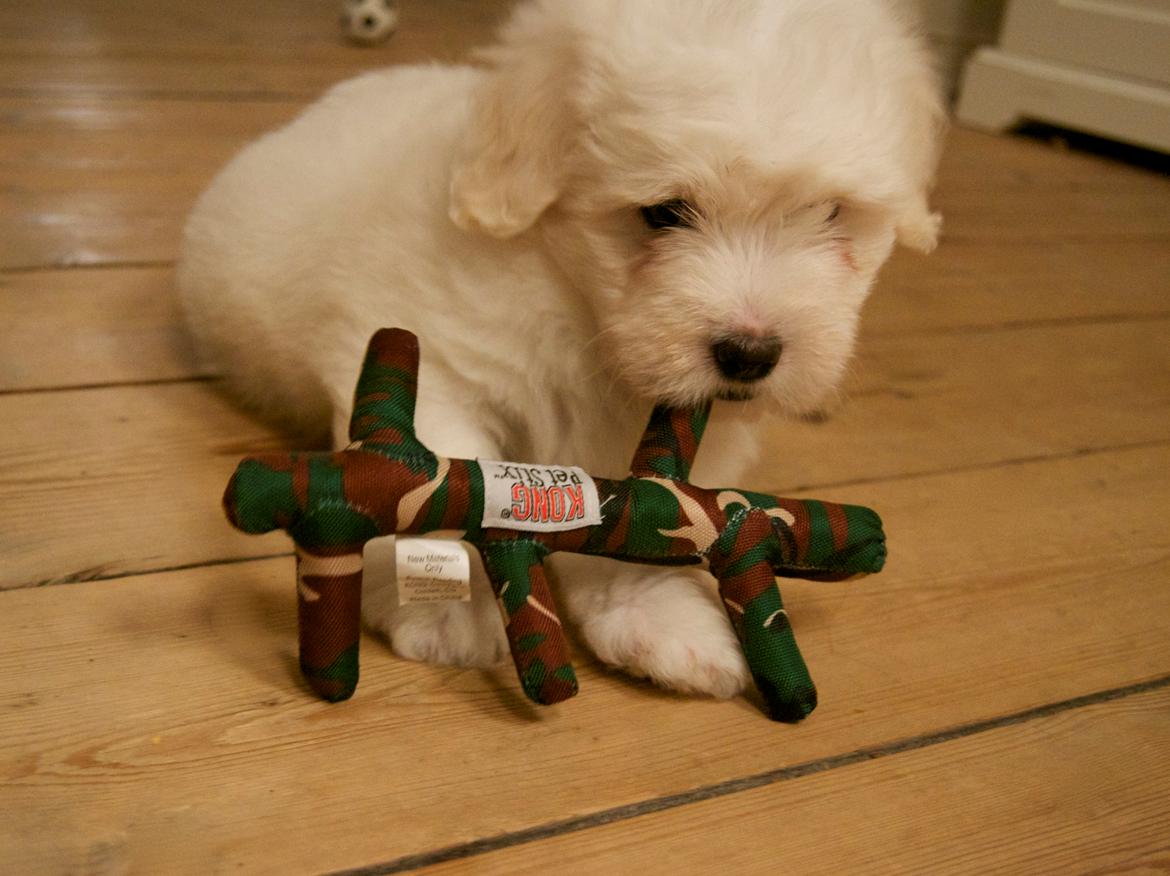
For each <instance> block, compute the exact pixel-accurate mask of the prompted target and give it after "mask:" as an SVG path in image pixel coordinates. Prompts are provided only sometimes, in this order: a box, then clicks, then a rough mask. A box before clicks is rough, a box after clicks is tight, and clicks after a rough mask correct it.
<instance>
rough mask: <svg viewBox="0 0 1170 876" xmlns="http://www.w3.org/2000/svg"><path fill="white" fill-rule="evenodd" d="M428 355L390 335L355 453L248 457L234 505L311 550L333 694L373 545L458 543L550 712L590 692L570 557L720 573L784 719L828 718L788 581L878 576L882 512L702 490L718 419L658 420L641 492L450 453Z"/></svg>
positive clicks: (317, 647)
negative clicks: (475, 556) (430, 406)
mask: <svg viewBox="0 0 1170 876" xmlns="http://www.w3.org/2000/svg"><path fill="white" fill-rule="evenodd" d="M418 355H419V353H418V340H417V338H415V336H414V335H412V334H411V333H410V332H407V331H404V330H402V329H382V330H381V331H379V332H378V333H377V334H375V335H374V337H373V339H372V340H371V342H370V346H369V350H368V352H367V353H366V357H365V361H364V364H363V366H362V371H361V376H360V377H359V379H358V385H357V392H356V396H355V403H354V410H353V417H352V419H351V421H350V439H351V441H352V442H353V443H352V444H351V445H350V446H349V447H348V448H346V449H345V450H340V451H336V452H320V453H295V452H294V453H272V454H265V455H261V456H253V457H249V458H247V459H245V460H244V461H243V462H241V463H240V465H239V467H238V468H237V470H236V473H235V475H234V476H233V477H232V480H231V483H230V484H229V485H228V488H227V492H226V493H225V495H224V507H225V509H226V511H227V514H228V518H229V519H230V520H231V522H232V523H233V524H234V525H235V526H236V527H238V528H239V529H241V530H243V531H245V532H251V533H261V532H269V531H271V530H273V529H284V530H285V531H287V532H288V534H289V535H290V536H292V538H293V540H294V541H295V542H296V554H297V595H298V601H297V605H298V619H299V626H300V655H301V658H300V659H301V669H302V671H303V672H304V674H305V676H306V677H307V679H308V681H309V684H310V685H311V686H312V687H313V689H314V690H315V691H316V692H317V693H318V694H320V695H321V696H322V697H324V698H325V699H328V700H331V701H336V700H343V699H346V698H348V697H349V696H350V695H351V694H352V693H353V691H354V688H355V687H356V686H357V679H358V638H359V624H360V600H361V576H362V549H363V546H364V545H365V543H366V542H367V541H369V540H370V539H372V538H376V537H378V536H382V535H390V534H394V533H416V534H421V533H426V532H432V531H435V530H456V531H461V532H462V533H463V540H464V541H467V542H469V543H471V544H472V545H474V546H475V547H477V548H478V549H479V551H480V553H481V554H482V556H483V560H484V566H485V568H486V569H487V573H488V576H489V577H490V579H491V582H492V587H493V589H494V590H495V593H496V597H497V600H498V602H499V605H500V609H501V611H502V613H503V616H504V622H505V625H506V630H507V636H508V643H509V645H510V647H511V650H512V658H513V660H514V662H515V664H516V671H517V672H518V674H519V676H520V683H521V685H522V686H523V688H524V692H525V693H526V694H527V695H528V697H529V698H530V699H532V700H534V701H536V702H538V703H543V704H549V703H555V702H559V701H561V700H564V699H567V698H568V697H571V696H573V694H575V693H576V692H577V678H576V675H575V674H574V672H573V667H572V666H571V665H570V663H569V657H568V647H567V643H566V640H565V636H564V632H563V630H562V628H561V622H560V619H559V618H558V616H557V612H556V607H555V605H554V604H553V600H552V594H551V593H550V592H549V587H548V583H547V581H546V579H545V575H544V569H543V566H542V563H543V560H544V558H545V557H546V556H548V555H549V554H550V553H552V552H554V551H573V552H576V553H583V554H596V555H599V556H606V557H612V558H614V559H618V560H626V561H630V562H638V563H654V564H662V565H674V564H686V563H700V562H702V561H703V560H706V561H707V562H708V564H709V567H710V569H711V572H712V574H714V576H715V577H716V578H717V579H718V581H719V594H720V596H721V597H722V599H723V603H724V605H725V606H726V608H727V613H728V616H729V617H730V618H731V623H732V625H733V626H734V628H735V632H736V634H737V635H738V636H739V640H740V642H741V643H742V645H743V649H744V653H745V655H746V657H747V662H748V666H749V667H750V669H751V672H752V676H753V678H754V679H755V682H756V686H757V687H758V688H759V690H760V693H761V694H762V695H763V698H764V701H765V703H766V705H767V709H768V713H769V715H770V717H772V718H774V719H777V720H782V721H797V720H800V719H801V718H803V717H805V716H806V715H808V714H809V713H810V712H811V711H812V710H813V708H815V706H816V689H815V688H814V687H813V683H812V680H811V678H810V677H809V674H808V669H807V668H806V666H805V663H804V660H803V658H802V657H801V655H800V651H799V650H798V649H797V646H796V640H795V638H794V637H793V634H792V627H791V626H790V625H789V623H788V615H787V613H786V612H785V610H784V606H783V604H782V603H781V601H780V590H779V588H778V587H777V585H776V579H775V576H776V575H782V576H788V577H800V578H815V579H818V580H841V579H843V578H847V577H850V576H852V575H854V574H858V573H866V572H876V571H878V570H879V569H881V567H882V564H883V562H884V560H885V555H886V548H885V537H884V535H883V533H882V527H881V521H880V520H879V519H878V516H877V514H875V513H874V512H873V511H870V510H869V509H867V508H860V507H857V506H852V505H836V504H832V503H829V502H818V501H815V500H810V499H781V498H776V497H774V496H768V495H764V494H762V493H751V492H747V491H745V490H734V489H721V490H708V489H702V488H700V487H696V486H694V485H692V484H690V483H688V482H687V477H688V474H689V472H690V467H691V463H692V462H693V460H694V456H695V452H696V450H697V449H698V446H699V440H700V439H701V437H702V434H703V430H704V428H705V426H706V423H707V415H708V413H709V407H710V406H709V405H708V406H705V407H702V408H696V409H694V410H677V409H669V408H665V407H659V408H656V409H655V410H654V412H653V414H652V415H651V418H650V423H649V425H648V426H647V427H646V432H645V435H644V436H643V438H642V442H641V444H640V445H639V446H638V449H637V452H636V453H635V454H634V461H633V464H632V466H631V476H630V477H627V478H626V479H625V480H607V479H604V478H592V477H590V476H589V475H587V474H586V473H585V472H583V471H582V470H581V469H578V468H573V467H565V466H545V465H526V464H517V463H504V462H490V461H486V460H469V459H447V458H445V457H442V456H437V455H436V454H434V453H433V452H431V451H430V450H428V449H427V448H426V447H424V446H423V445H422V444H421V443H420V442H419V440H418V439H417V438H416V437H415V435H414V405H415V392H416V387H417V378H418Z"/></svg>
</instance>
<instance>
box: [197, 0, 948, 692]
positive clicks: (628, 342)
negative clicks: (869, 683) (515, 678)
mask: <svg viewBox="0 0 1170 876" xmlns="http://www.w3.org/2000/svg"><path fill="white" fill-rule="evenodd" d="M485 59H486V60H487V62H488V67H487V69H475V68H472V67H441V66H429V67H404V68H395V69H390V70H385V71H382V72H377V73H371V74H369V75H366V76H362V77H359V78H357V79H354V80H352V81H350V82H346V83H343V84H342V85H339V86H338V87H336V88H335V89H333V90H332V91H331V92H330V93H329V94H327V95H326V96H325V97H324V98H323V99H322V100H320V101H319V102H318V103H316V104H315V105H313V106H312V107H310V108H309V109H308V110H307V111H306V112H305V113H304V114H303V115H302V116H301V117H300V118H298V119H296V120H295V121H294V122H292V123H291V124H290V125H288V126H287V127H285V128H283V129H281V130H279V131H277V132H275V133H273V134H270V135H268V136H267V137H264V138H263V139H261V140H260V141H259V142H257V143H255V144H253V145H251V146H249V147H248V148H247V149H245V150H244V151H243V152H242V153H241V154H240V155H239V156H237V157H236V158H235V160H233V161H232V162H231V164H229V165H228V167H227V168H226V169H225V170H224V171H223V172H222V173H221V174H220V176H219V177H218V179H216V181H215V182H214V183H213V184H212V186H211V187H210V189H209V190H208V191H207V192H206V193H205V194H204V195H203V197H202V198H201V199H200V201H199V203H198V205H197V206H196V208H195V210H194V212H193V213H192V215H191V218H190V222H189V224H188V226H187V230H186V239H185V249H184V257H183V261H182V264H181V268H180V285H181V289H182V294H183V299H184V303H185V306H186V309H187V312H188V314H189V318H190V322H191V325H192V327H193V329H194V332H195V334H196V336H197V338H198V340H199V342H200V347H201V349H202V350H203V352H204V354H205V356H206V357H207V359H208V362H209V363H210V364H211V365H212V367H214V368H215V369H217V370H218V371H219V372H221V373H223V374H224V375H225V376H226V377H227V378H228V379H229V381H230V383H231V385H232V386H233V387H234V388H235V389H236V390H237V391H238V392H239V393H240V394H242V395H243V396H244V397H245V398H246V399H248V400H250V401H251V402H252V403H254V404H256V405H258V406H259V407H261V408H263V409H265V410H266V411H267V412H269V413H271V414H276V415H279V416H281V417H284V418H285V419H286V420H290V421H292V422H293V423H294V424H296V425H298V426H301V427H304V428H307V429H316V430H319V431H320V432H322V433H323V432H324V431H325V430H326V429H328V428H329V427H330V425H331V426H332V433H333V440H334V442H335V443H337V444H338V445H344V444H345V443H346V442H347V439H346V424H347V421H348V418H349V408H350V404H351V395H352V392H353V386H354V381H355V378H356V375H357V369H358V365H359V362H360V359H361V355H362V352H363V349H364V347H365V344H366V342H367V340H368V339H369V337H370V335H371V334H372V333H373V331H374V330H375V329H377V328H379V327H381V326H391V325H396V326H403V327H406V328H409V329H411V330H412V331H414V332H415V333H417V334H418V335H419V337H420V340H421V343H422V349H423V351H424V355H423V363H422V377H421V386H420V391H421V398H420V401H419V406H418V431H419V435H420V437H421V438H422V440H423V441H424V442H426V443H427V444H428V445H429V446H430V447H432V448H434V449H435V450H437V451H439V452H441V453H445V454H448V455H453V456H462V457H487V458H493V459H517V460H531V461H536V462H559V463H565V464H575V465H582V466H584V467H585V468H587V469H588V470H590V471H592V472H593V473H595V474H598V475H604V476H611V477H614V476H617V477H620V476H622V475H623V474H624V472H625V470H626V466H627V465H628V463H629V460H630V457H631V454H632V452H633V449H634V447H635V444H636V442H637V438H638V436H639V434H640V432H641V429H642V427H643V426H644V424H645V422H646V417H647V415H648V412H649V409H650V407H651V404H652V402H653V401H655V400H666V401H671V402H676V403H680V404H686V403H693V402H697V401H699V400H701V399H706V398H711V397H715V398H719V399H724V400H725V401H721V402H719V403H718V404H717V405H716V413H715V418H714V420H713V423H712V427H711V429H710V430H709V436H708V438H707V441H706V442H705V445H704V448H703V451H702V452H701V453H700V458H699V461H698V464H697V467H696V470H695V480H696V482H699V483H703V484H706V485H710V486H718V485H728V486H737V485H738V483H737V480H738V478H739V476H740V474H741V472H742V470H743V468H744V467H745V465H746V464H747V463H748V462H750V461H751V458H752V453H753V451H754V442H753V441H752V437H751V429H750V423H749V420H750V419H751V416H752V412H753V411H758V410H763V409H768V408H783V409H788V410H794V411H801V410H807V409H809V408H811V407H812V406H815V405H816V404H817V403H818V401H819V400H821V399H822V398H823V397H824V395H825V394H826V392H828V391H830V390H831V389H832V388H833V387H834V386H835V385H836V383H837V381H838V379H839V378H840V376H841V374H842V372H843V370H844V368H845V366H846V362H847V360H848V358H849V356H850V353H851V348H852V346H853V340H854V335H855V331H856V325H857V319H858V313H859V310H860V308H861V305H862V302H863V301H864V300H865V298H866V296H867V294H868V293H869V290H870V286H871V283H872V281H873V279H874V276H875V274H876V272H877V270H878V268H879V267H880V266H881V264H882V263H883V262H884V261H885V260H886V258H887V256H888V255H889V253H890V250H891V248H892V246H893V245H894V243H895V241H896V240H898V241H901V242H903V243H906V244H908V245H910V246H913V247H916V248H919V249H929V248H930V247H931V246H932V245H933V244H934V241H935V236H936V233H937V225H938V221H937V218H936V217H935V216H934V215H932V214H931V213H930V211H929V209H928V207H927V202H926V194H927V190H928V188H929V185H930V181H931V178H932V175H933V171H934V166H935V161H936V141H937V135H938V131H939V127H940V119H941V111H940V105H939V102H938V98H937V95H936V89H935V85H934V79H933V76H932V74H931V71H930V66H929V63H928V61H927V59H926V56H925V55H924V52H923V49H922V47H921V46H920V44H919V43H918V42H917V41H916V39H914V38H913V37H912V36H911V35H910V34H909V32H908V29H907V28H906V27H905V26H904V25H903V23H901V22H900V21H899V20H898V18H897V17H896V15H895V14H894V13H893V12H892V11H891V10H890V8H889V7H888V4H887V3H883V2H878V0H685V2H684V0H637V2H629V0H539V2H535V3H532V4H529V5H526V6H523V7H521V8H520V9H518V10H517V12H516V14H515V15H514V17H513V18H512V20H511V22H510V23H509V24H508V25H507V26H506V27H505V28H504V30H503V33H502V39H501V42H500V44H499V45H498V46H495V47H494V48H492V49H490V50H488V51H487V52H486V53H485ZM369 553H370V554H379V555H381V553H384V546H382V547H380V548H377V549H375V548H374V546H373V545H371V547H370V549H369ZM373 566H374V568H369V570H368V572H367V575H366V578H367V586H366V592H365V596H364V601H365V616H366V619H367V621H368V623H370V625H371V626H373V627H374V628H376V629H378V630H380V631H382V632H383V633H385V634H386V635H387V636H388V637H389V639H390V642H391V645H392V647H393V648H394V650H395V651H396V652H398V653H399V654H401V655H403V656H406V657H410V658H414V659H425V660H433V661H438V662H450V663H460V664H468V665H482V664H486V663H490V662H493V661H496V660H498V659H499V658H500V657H501V656H503V654H504V650H505V643H504V638H503V632H502V624H501V622H500V619H499V617H498V615H497V613H496V610H495V605H494V600H493V599H492V597H491V594H490V591H489V589H488V587H487V583H486V579H485V578H484V576H483V573H482V569H477V570H476V575H475V580H474V581H473V592H474V597H473V600H472V602H471V604H470V605H466V604H460V603H449V604H446V605H444V606H441V607H438V608H436V607H432V606H409V607H407V608H403V609H399V608H398V607H397V604H396V598H395V594H394V587H393V583H392V580H390V579H389V577H388V576H387V575H386V574H385V572H384V570H381V571H380V570H379V569H378V568H377V566H378V563H377V562H375V563H373ZM554 574H555V577H556V578H557V579H558V581H559V585H558V589H559V593H558V597H559V600H560V603H561V605H562V607H563V608H564V609H565V611H566V613H567V615H568V617H569V618H570V620H571V621H572V622H573V623H574V624H575V626H576V628H577V629H578V631H579V633H580V635H581V637H582V638H583V639H584V641H585V642H586V643H587V644H588V645H589V646H590V647H591V648H592V649H593V651H594V652H595V653H596V654H597V655H598V656H599V657H600V658H601V659H602V660H604V661H605V662H606V663H609V664H611V665H614V666H618V667H622V668H624V669H626V670H627V671H629V672H631V673H633V674H635V675H639V676H648V677H650V678H653V679H654V680H655V681H657V682H659V683H660V684H663V685H666V686H668V687H672V688H675V689H678V690H685V691H698V692H706V693H712V694H716V695H722V696H729V695H732V694H734V693H736V692H738V691H739V690H741V689H742V687H743V685H744V684H745V682H746V681H747V678H748V676H747V670H746V667H745V665H744V661H743V658H742V656H741V654H740V650H739V646H738V644H737V643H736V641H735V639H734V637H733V635H732V632H731V628H730V624H729V623H728V621H727V618H726V616H725V614H724V611H723V608H722V607H721V605H720V604H719V602H718V600H717V598H716V597H715V594H714V592H713V586H712V582H711V580H710V578H709V577H708V576H707V575H706V573H703V572H700V571H696V570H682V571H680V570H678V569H654V568H647V567H640V566H624V565H622V564H618V563H613V562H612V561H606V560H597V559H590V558H580V557H562V558H560V559H559V560H558V561H557V562H556V564H555V565H554Z"/></svg>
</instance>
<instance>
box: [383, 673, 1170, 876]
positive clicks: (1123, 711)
mask: <svg viewBox="0 0 1170 876" xmlns="http://www.w3.org/2000/svg"><path fill="white" fill-rule="evenodd" d="M1166 681H1170V679H1166ZM959 732H962V728H960V731H959ZM1119 734H1121V735H1124V737H1125V738H1126V739H1127V740H1129V741H1130V742H1131V743H1132V746H1126V747H1121V746H1118V745H1117V744H1116V739H1117V736H1118V735H1119ZM928 741H929V742H931V743H933V744H928V745H926V746H924V747H923V748H921V749H912V750H911V751H909V752H903V751H893V752H888V753H887V752H886V751H881V750H877V751H872V752H865V756H864V757H858V758H856V760H857V761H858V762H849V760H850V759H849V758H844V759H843V760H845V761H846V763H847V765H844V766H838V765H837V763H834V762H830V763H828V764H814V765H810V767H811V769H810V772H812V773H813V774H812V775H805V776H799V775H798V777H797V778H796V779H795V780H788V779H787V776H786V774H783V773H781V774H780V775H779V776H777V777H775V779H774V780H773V781H770V782H768V783H767V784H765V785H763V786H762V787H759V788H755V789H752V790H747V791H742V792H738V793H736V792H734V791H733V792H732V793H733V794H734V796H731V797H730V798H726V797H724V796H722V795H720V796H718V797H715V798H714V799H709V800H702V801H696V802H694V803H691V804H689V805H687V804H685V803H683V802H682V801H679V805H678V806H677V807H675V806H671V807H670V808H668V809H666V810H665V811H651V812H648V813H646V814H637V815H634V814H631V816H630V817H628V818H621V819H617V820H615V821H614V822H613V823H610V824H605V825H603V826H597V827H594V828H592V829H587V830H581V831H572V832H564V833H560V834H558V835H557V836H555V838H552V839H546V840H542V841H536V842H532V843H528V842H524V841H523V840H525V839H526V838H525V837H506V838H504V837H501V838H499V839H497V842H507V841H512V840H515V841H516V844H515V845H514V846H510V847H508V848H507V849H506V850H504V851H496V852H493V853H479V852H480V847H472V848H456V849H450V850H447V852H446V854H448V855H452V856H454V855H459V854H466V855H467V856H466V857H461V858H455V859H454V860H452V861H450V862H448V863H445V864H438V865H434V866H428V867H425V868H424V869H422V870H420V871H419V872H421V873H426V874H428V876H439V874H455V873H474V874H477V876H488V874H511V873H520V872H540V871H552V872H556V873H565V874H568V873H580V874H592V873H643V874H654V873H661V874H674V873H679V872H689V873H743V874H750V873H774V872H776V870H777V869H778V868H779V869H783V871H784V872H790V873H806V874H818V873H819V874H825V876H837V874H840V873H867V874H890V876H903V874H915V873H917V874H923V876H928V874H929V876H933V874H938V873H947V874H953V876H959V874H973V876H974V874H985V873H1028V874H1036V876H1039V874H1052V876H1071V874H1079V873H1083V874H1090V873H1093V874H1098V873H1164V872H1165V870H1166V864H1167V861H1170V837H1168V836H1166V834H1165V833H1164V832H1163V833H1159V832H1158V831H1159V828H1160V827H1164V826H1165V814H1166V813H1165V806H1164V803H1163V801H1164V800H1165V798H1166V797H1167V796H1168V795H1170V691H1168V689H1167V685H1165V684H1163V685H1161V686H1159V687H1158V688H1157V689H1155V690H1153V691H1150V692H1146V693H1141V694H1138V695H1135V696H1133V697H1132V698H1126V699H1121V700H1114V699H1106V701H1105V702H1091V701H1090V702H1089V703H1087V704H1085V705H1081V706H1080V707H1077V708H1070V709H1068V710H1067V711H1065V710H1062V711H1060V712H1057V713H1056V714H1052V715H1045V716H1042V717H1038V718H1037V719H1036V720H1032V721H1028V722H1026V723H1014V722H1009V723H1007V724H1006V725H1005V726H1002V727H996V728H988V729H986V730H985V731H984V732H980V733H978V734H975V735H972V736H969V737H968V736H964V737H962V738H959V739H957V740H954V741H943V742H935V740H933V739H932V740H928ZM914 743H915V740H910V741H908V744H909V745H914ZM822 770H823V771H822ZM763 778H765V779H767V778H772V777H763ZM712 790H713V791H715V792H719V791H722V790H723V789H719V788H716V789H710V790H708V793H710V791H712ZM696 796H698V795H696ZM1054 800H1059V801H1060V805H1059V806H1054V805H1053V801H1054ZM669 802H674V801H669ZM441 855H442V853H439V854H436V855H435V856H434V857H440V856H441ZM387 863H388V864H389V865H390V866H387V867H385V868H383V869H382V872H393V870H394V869H395V867H394V866H393V865H394V864H405V863H409V862H401V861H400V862H387Z"/></svg>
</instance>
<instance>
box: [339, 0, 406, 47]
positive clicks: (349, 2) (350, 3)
mask: <svg viewBox="0 0 1170 876" xmlns="http://www.w3.org/2000/svg"><path fill="white" fill-rule="evenodd" d="M396 27H398V5H397V3H396V2H394V0H345V4H344V5H343V6H342V8H341V29H342V30H343V31H344V32H345V35H346V37H348V38H349V39H351V40H353V41H354V42H355V43H363V44H365V45H372V44H374V43H380V42H381V41H382V40H384V39H386V38H387V37H388V36H390V34H392V33H394V28H396Z"/></svg>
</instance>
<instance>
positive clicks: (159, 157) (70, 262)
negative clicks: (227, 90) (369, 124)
mask: <svg viewBox="0 0 1170 876" xmlns="http://www.w3.org/2000/svg"><path fill="white" fill-rule="evenodd" d="M301 106H302V102H297V101H287V100H284V101H275V102H273V101H250V102H247V103H244V104H226V105H225V104H223V103H220V102H217V101H207V100H197V99H155V100H125V101H117V100H114V101H111V100H106V99H101V98H92V97H91V98H75V97H61V98H55V99H46V98H34V99H23V98H8V99H0V119H2V120H3V125H0V153H2V154H4V155H5V160H4V161H3V162H0V189H2V190H3V191H4V192H5V201H6V204H5V209H4V211H3V212H2V213H0V268H6V269H9V270H11V269H18V268H36V267H46V266H51V267H61V266H78V265H104V264H110V263H120V262H168V261H173V260H174V259H175V258H176V256H177V254H178V249H179V235H180V231H181V229H182V225H183V221H184V219H185V217H186V215H187V212H188V210H190V208H191V205H192V203H194V200H195V198H196V196H197V195H198V194H199V192H200V191H201V190H202V189H203V187H204V186H206V185H207V183H208V182H210V181H211V178H212V176H213V175H214V174H215V172H216V171H217V170H218V169H219V168H220V166H222V165H223V164H224V163H225V162H226V161H227V160H228V159H229V158H230V157H231V156H232V155H233V154H234V153H235V152H236V151H237V150H238V149H239V148H240V147H241V146H243V145H244V144H245V143H247V142H248V141H250V140H253V139H255V138H256V137H258V136H260V134H262V133H264V132H265V131H268V130H270V129H272V128H275V127H278V126H279V125H281V124H283V123H285V122H287V121H288V120H290V119H291V118H292V117H293V116H294V115H295V114H296V113H297V111H298V110H299V109H300V108H301Z"/></svg>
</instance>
